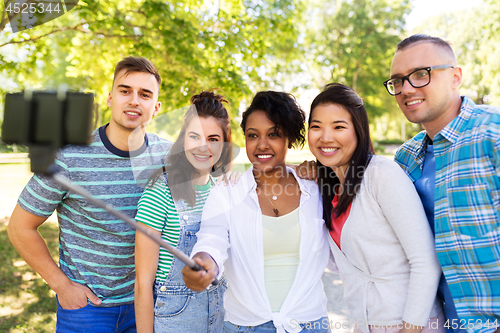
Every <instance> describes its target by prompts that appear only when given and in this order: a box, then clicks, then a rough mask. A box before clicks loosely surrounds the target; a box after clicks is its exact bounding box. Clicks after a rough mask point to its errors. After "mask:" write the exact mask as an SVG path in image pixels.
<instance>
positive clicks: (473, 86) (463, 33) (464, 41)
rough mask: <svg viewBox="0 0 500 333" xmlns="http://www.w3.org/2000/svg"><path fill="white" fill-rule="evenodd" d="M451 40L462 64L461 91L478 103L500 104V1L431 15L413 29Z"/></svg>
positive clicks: (459, 62)
mask: <svg viewBox="0 0 500 333" xmlns="http://www.w3.org/2000/svg"><path fill="white" fill-rule="evenodd" d="M416 32H418V33H426V34H430V35H434V36H439V37H441V38H443V39H445V40H447V41H449V42H451V43H452V45H453V49H454V51H455V54H456V56H457V62H458V65H459V66H460V67H462V73H463V82H462V86H461V91H462V93H463V94H465V95H468V96H469V97H471V98H472V99H473V100H474V101H475V102H476V103H479V104H483V103H486V104H492V105H500V58H499V57H498V54H500V3H499V2H498V1H494V0H485V1H483V3H482V4H481V5H480V6H477V7H474V8H473V9H471V10H463V11H459V12H452V13H448V14H446V15H443V16H440V17H431V18H429V19H428V20H426V21H425V22H424V23H423V24H422V25H421V26H420V27H418V28H417V29H416Z"/></svg>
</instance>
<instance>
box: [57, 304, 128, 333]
mask: <svg viewBox="0 0 500 333" xmlns="http://www.w3.org/2000/svg"><path fill="white" fill-rule="evenodd" d="M136 332H137V330H136V328H135V311H134V304H126V305H119V306H113V307H109V308H105V307H96V306H92V305H90V304H88V305H87V306H85V307H83V308H81V309H76V310H65V309H63V308H61V306H60V305H59V301H58V302H57V323H56V333H136Z"/></svg>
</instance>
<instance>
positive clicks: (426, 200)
mask: <svg viewBox="0 0 500 333" xmlns="http://www.w3.org/2000/svg"><path fill="white" fill-rule="evenodd" d="M461 82H462V70H461V68H460V67H457V63H456V58H455V54H454V52H453V50H452V48H451V46H450V44H449V43H447V42H445V41H444V40H442V39H440V38H436V37H431V36H426V35H414V36H411V37H408V38H406V39H405V40H403V41H402V42H400V43H399V44H398V46H397V50H396V53H395V55H394V58H393V61H392V65H391V79H389V80H387V81H386V82H384V84H385V86H386V88H387V91H388V92H389V93H390V94H391V95H394V96H395V98H396V101H397V103H398V105H399V107H400V109H401V111H402V112H403V114H404V115H405V116H406V118H407V119H408V120H409V121H410V122H413V123H420V124H422V126H423V127H424V129H425V131H422V132H420V133H419V134H417V135H416V136H415V137H413V138H412V139H410V140H409V141H407V142H406V143H405V144H403V146H401V148H400V149H399V150H398V152H397V153H396V157H395V159H396V162H398V163H399V164H400V166H401V167H402V168H403V170H404V171H405V172H406V173H407V174H408V176H409V177H410V178H411V179H412V181H413V182H414V184H415V187H416V188H417V191H418V193H419V195H420V197H421V199H422V203H423V205H424V208H425V211H426V214H427V217H428V219H429V223H430V226H431V229H432V230H433V231H434V233H435V243H436V252H437V256H438V259H439V261H440V263H441V267H442V269H443V273H444V276H442V279H441V283H440V285H439V288H438V295H439V296H440V298H441V300H442V301H443V303H444V304H443V305H444V310H445V315H446V317H447V321H446V322H445V323H444V326H445V327H447V328H449V329H450V330H452V331H454V332H458V331H464V330H469V332H495V331H497V329H498V327H499V326H500V228H499V227H500V225H499V224H500V219H499V216H500V215H499V214H500V211H499V208H500V179H499V176H500V108H495V107H487V106H484V105H475V104H474V102H473V101H472V100H471V99H470V98H468V97H466V96H460V94H459V91H458V90H459V86H460V84H461Z"/></svg>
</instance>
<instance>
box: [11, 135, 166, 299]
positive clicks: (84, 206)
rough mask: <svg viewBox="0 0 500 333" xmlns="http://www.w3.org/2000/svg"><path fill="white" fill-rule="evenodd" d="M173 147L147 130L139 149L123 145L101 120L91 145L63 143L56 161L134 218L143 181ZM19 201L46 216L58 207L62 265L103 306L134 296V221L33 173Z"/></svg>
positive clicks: (74, 179)
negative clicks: (111, 137) (131, 223)
mask: <svg viewBox="0 0 500 333" xmlns="http://www.w3.org/2000/svg"><path fill="white" fill-rule="evenodd" d="M170 147H171V143H169V142H167V141H165V140H163V139H160V138H159V137H157V136H156V135H152V134H149V133H148V134H147V135H146V137H145V143H144V145H143V146H142V147H141V148H140V149H138V150H136V151H134V152H128V151H122V150H119V149H117V148H116V147H114V146H113V145H112V144H111V142H110V141H109V140H108V138H107V137H106V131H105V126H103V127H101V128H99V130H97V131H95V133H94V135H93V142H92V143H91V144H90V145H89V146H67V147H65V148H63V149H61V150H60V151H59V153H58V155H57V160H56V163H57V165H58V167H59V169H60V174H62V175H63V176H66V177H67V178H69V179H70V180H71V181H72V182H73V183H75V184H77V185H80V186H82V187H83V188H84V189H85V190H87V191H88V192H90V193H91V194H92V195H94V196H95V197H96V198H98V199H100V200H103V201H104V202H105V203H107V204H110V205H112V206H113V207H114V208H116V209H118V210H119V211H122V212H123V213H125V214H127V215H128V216H130V217H132V218H133V217H134V216H135V214H136V211H137V202H138V201H139V198H140V197H141V195H142V192H143V190H144V184H145V183H146V182H147V179H148V178H149V176H150V175H151V174H152V173H153V172H154V170H156V169H158V168H160V167H161V166H162V159H164V157H165V155H166V154H167V153H168V151H169V150H170ZM18 204H19V205H20V206H21V207H22V208H23V209H24V210H25V211H27V212H29V213H32V214H34V215H37V216H43V217H49V216H50V215H51V214H52V212H53V211H54V210H57V217H58V221H59V231H60V232H59V265H60V267H61V270H62V271H63V272H64V273H65V274H66V275H67V276H68V278H70V279H71V280H73V281H75V282H78V283H81V284H82V285H85V286H87V287H89V288H90V289H91V290H92V292H94V293H95V294H96V295H97V296H98V297H99V298H100V299H101V300H102V305H101V306H104V307H110V306H118V305H122V304H130V303H133V302H134V281H135V267H134V245H135V230H134V229H133V228H132V227H130V226H128V225H127V224H126V223H125V222H123V221H121V220H119V219H117V218H116V217H114V216H113V215H111V214H109V213H108V212H107V211H106V210H104V209H102V208H99V207H96V206H94V205H93V204H92V203H90V202H89V201H87V200H86V199H85V198H83V197H82V196H80V195H77V194H75V193H73V192H71V191H68V190H66V189H65V188H63V187H62V186H60V185H59V184H57V183H55V182H54V181H53V180H52V179H51V178H48V177H45V176H42V175H34V176H33V177H32V179H31V180H30V181H29V183H28V184H27V185H26V187H25V188H24V190H23V192H22V193H21V195H20V197H19V200H18Z"/></svg>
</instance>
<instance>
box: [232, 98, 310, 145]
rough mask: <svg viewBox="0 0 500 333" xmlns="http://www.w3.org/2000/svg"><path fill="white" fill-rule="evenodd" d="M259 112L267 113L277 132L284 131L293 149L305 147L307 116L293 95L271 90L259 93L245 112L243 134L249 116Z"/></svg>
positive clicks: (242, 125) (242, 124)
mask: <svg viewBox="0 0 500 333" xmlns="http://www.w3.org/2000/svg"><path fill="white" fill-rule="evenodd" d="M257 110H260V111H264V112H265V114H266V116H267V118H269V120H271V121H272V122H273V123H274V124H275V125H276V130H277V131H278V130H282V131H283V135H284V136H285V137H286V138H287V139H288V142H289V143H290V144H291V145H292V146H293V147H297V148H302V147H303V146H304V143H305V141H306V136H305V133H306V129H305V125H304V122H305V119H306V116H305V113H304V111H303V110H302V108H301V107H300V106H299V104H298V103H297V101H296V100H295V97H293V95H292V94H288V93H285V92H278V91H271V90H269V91H261V92H258V93H257V94H256V95H255V97H254V98H253V100H252V103H251V104H250V106H249V107H248V109H246V110H245V112H243V115H242V120H241V125H240V126H241V128H242V129H243V132H245V127H246V122H247V120H248V116H250V115H251V114H252V112H254V111H257Z"/></svg>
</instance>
